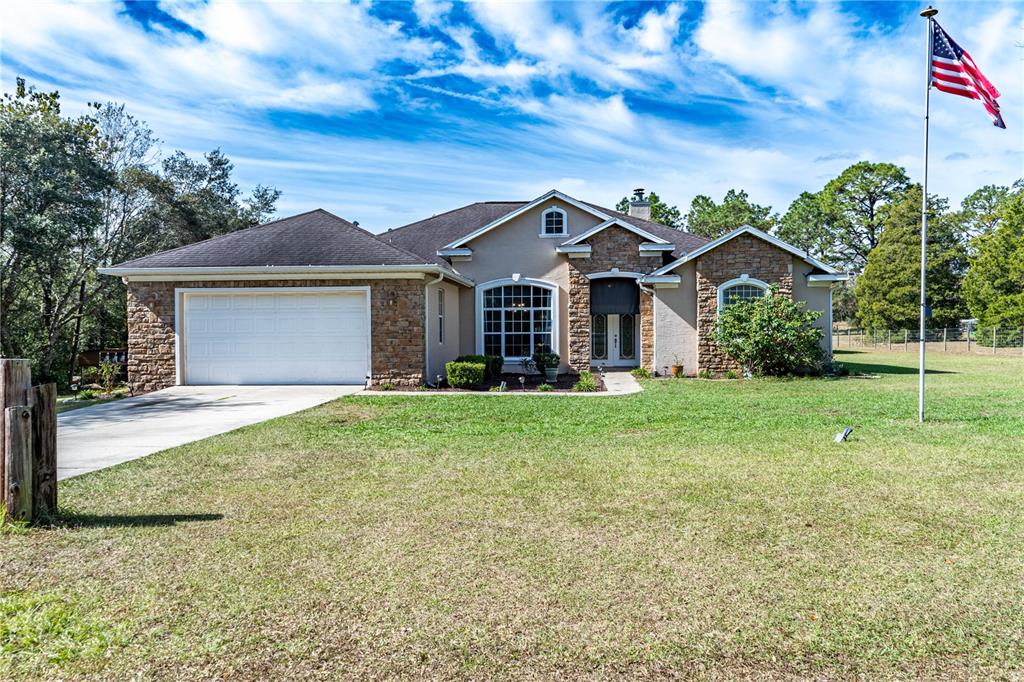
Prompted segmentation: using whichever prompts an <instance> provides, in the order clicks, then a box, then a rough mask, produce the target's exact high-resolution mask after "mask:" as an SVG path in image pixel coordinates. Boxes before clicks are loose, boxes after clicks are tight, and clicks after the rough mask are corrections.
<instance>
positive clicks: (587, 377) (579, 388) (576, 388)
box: [572, 370, 597, 393]
mask: <svg viewBox="0 0 1024 682" xmlns="http://www.w3.org/2000/svg"><path fill="white" fill-rule="evenodd" d="M572 390H573V392H575V393H593V392H594V391H596V390H597V379H595V378H594V375H593V374H591V373H590V372H588V371H587V370H583V371H582V372H580V378H579V380H577V382H576V383H575V384H573V387H572Z"/></svg>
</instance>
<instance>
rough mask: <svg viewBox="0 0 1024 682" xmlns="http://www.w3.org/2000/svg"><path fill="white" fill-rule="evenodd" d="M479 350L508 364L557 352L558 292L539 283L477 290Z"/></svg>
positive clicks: (501, 283)
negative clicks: (498, 357)
mask: <svg viewBox="0 0 1024 682" xmlns="http://www.w3.org/2000/svg"><path fill="white" fill-rule="evenodd" d="M477 291H478V293H477V296H478V299H477V301H478V305H479V308H478V310H479V311H480V323H479V324H480V328H479V336H478V338H479V342H478V343H479V349H480V351H481V352H483V353H484V354H485V355H500V356H501V357H503V358H505V359H506V360H508V361H518V360H521V359H523V358H528V357H530V356H531V355H533V354H534V353H536V352H538V351H540V352H545V353H547V352H551V351H552V349H555V348H557V345H558V338H557V306H556V304H557V302H558V296H557V293H558V289H557V287H555V286H554V285H552V284H549V283H547V282H541V281H539V280H527V279H525V278H524V279H518V280H499V281H496V282H489V283H487V284H484V285H481V287H480V288H479V289H478V290H477Z"/></svg>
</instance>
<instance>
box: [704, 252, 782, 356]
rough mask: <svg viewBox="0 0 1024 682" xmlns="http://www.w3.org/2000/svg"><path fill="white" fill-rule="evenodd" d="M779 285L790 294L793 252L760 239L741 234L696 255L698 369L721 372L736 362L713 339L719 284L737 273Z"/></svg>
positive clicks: (779, 292) (780, 292)
mask: <svg viewBox="0 0 1024 682" xmlns="http://www.w3.org/2000/svg"><path fill="white" fill-rule="evenodd" d="M742 274H746V275H749V276H750V278H752V279H758V280H761V281H762V282H766V283H767V284H774V285H776V286H778V288H779V291H778V295H780V296H787V297H790V298H792V296H793V256H792V254H790V253H788V252H786V251H784V250H782V249H780V248H779V247H777V246H775V245H773V244H769V243H768V242H766V241H764V240H763V239H758V238H757V237H754V236H751V235H749V234H742V235H739V236H738V237H736V238H734V239H731V240H730V241H728V242H726V243H724V244H722V245H721V246H719V247H718V248H716V249H713V250H711V251H708V252H707V253H705V254H703V255H701V256H700V257H699V258H697V371H699V372H703V371H707V372H710V373H711V374H712V375H713V376H721V375H722V374H724V373H725V372H727V371H729V370H733V371H740V370H742V368H741V367H740V366H739V364H738V363H737V362H736V361H735V360H733V359H732V358H730V357H729V356H728V355H726V354H725V353H723V352H722V350H721V349H720V348H719V347H718V345H717V344H716V343H715V327H716V325H717V323H718V287H720V286H721V285H723V284H725V283H726V282H729V281H731V280H734V279H736V278H737V277H740V275H742Z"/></svg>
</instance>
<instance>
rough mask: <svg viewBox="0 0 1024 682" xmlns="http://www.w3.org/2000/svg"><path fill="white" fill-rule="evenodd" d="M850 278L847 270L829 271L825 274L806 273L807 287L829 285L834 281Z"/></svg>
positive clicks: (843, 280)
mask: <svg viewBox="0 0 1024 682" xmlns="http://www.w3.org/2000/svg"><path fill="white" fill-rule="evenodd" d="M849 279H850V274H849V273H847V272H836V273H829V274H827V275H807V286H809V287H831V286H832V285H834V284H835V283H836V282H845V281H847V280H849Z"/></svg>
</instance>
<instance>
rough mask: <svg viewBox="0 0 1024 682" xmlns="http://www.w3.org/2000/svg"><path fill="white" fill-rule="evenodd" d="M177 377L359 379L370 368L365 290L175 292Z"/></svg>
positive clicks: (206, 380)
mask: <svg viewBox="0 0 1024 682" xmlns="http://www.w3.org/2000/svg"><path fill="white" fill-rule="evenodd" d="M180 305H181V306H182V307H183V310H181V311H180V312H181V313H182V321H181V325H180V327H179V329H178V332H179V334H181V335H182V338H183V341H182V343H181V346H180V349H181V351H182V353H183V357H181V358H179V362H181V363H182V364H181V382H182V383H184V384H360V383H364V382H365V381H366V376H367V373H368V371H369V367H370V311H369V292H368V291H365V290H361V289H359V288H352V289H345V288H341V287H339V288H332V287H324V288H322V289H319V290H318V289H315V288H311V289H302V288H296V289H289V288H288V287H276V288H274V289H269V290H268V289H258V290H252V289H236V290H234V291H232V290H230V289H218V290H215V291H213V290H208V291H186V292H183V293H182V296H181V300H180Z"/></svg>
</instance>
